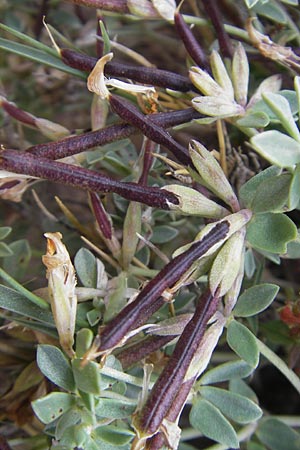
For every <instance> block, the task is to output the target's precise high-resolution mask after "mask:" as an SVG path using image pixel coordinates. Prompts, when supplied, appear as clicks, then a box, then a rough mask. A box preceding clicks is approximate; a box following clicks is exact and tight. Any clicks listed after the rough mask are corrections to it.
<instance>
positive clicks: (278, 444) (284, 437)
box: [256, 417, 300, 450]
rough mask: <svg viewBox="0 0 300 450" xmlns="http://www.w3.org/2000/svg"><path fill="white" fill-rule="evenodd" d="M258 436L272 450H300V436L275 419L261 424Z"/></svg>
mask: <svg viewBox="0 0 300 450" xmlns="http://www.w3.org/2000/svg"><path fill="white" fill-rule="evenodd" d="M256 435H257V436H258V438H259V440H260V441H261V442H262V443H263V444H265V445H266V446H267V447H268V449H270V450H283V449H288V450H299V448H300V434H299V433H297V432H296V431H294V430H293V429H292V428H290V427H289V426H288V425H286V424H285V423H283V422H281V421H280V420H278V419H275V418H273V417H271V418H267V419H265V420H263V421H262V422H261V423H260V424H259V426H258V428H257V430H256Z"/></svg>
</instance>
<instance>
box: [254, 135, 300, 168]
mask: <svg viewBox="0 0 300 450" xmlns="http://www.w3.org/2000/svg"><path fill="white" fill-rule="evenodd" d="M250 142H251V144H252V146H253V147H254V149H255V150H256V151H257V153H259V154H260V155H261V156H262V157H263V158H265V159H266V160H267V161H269V162H270V163H271V164H274V165H276V166H279V167H293V166H294V165H295V164H298V163H299V162H300V143H299V142H297V141H295V139H293V138H291V137H290V136H287V135H286V134H283V133H281V132H280V131H277V130H269V131H265V132H263V133H260V134H256V135H255V136H253V137H252V138H251V140H250Z"/></svg>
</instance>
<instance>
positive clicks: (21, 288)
mask: <svg viewBox="0 0 300 450" xmlns="http://www.w3.org/2000/svg"><path fill="white" fill-rule="evenodd" d="M0 277H1V278H3V280H5V281H6V282H7V283H8V284H9V285H10V286H11V287H13V288H14V289H15V290H16V291H17V292H19V293H20V294H22V295H24V296H25V297H26V298H27V299H28V300H29V301H30V302H32V303H34V304H35V305H37V306H39V307H40V308H42V309H50V305H49V303H47V302H46V300H44V299H42V298H40V297H38V296H37V295H35V294H33V292H30V291H28V290H27V289H26V288H24V286H22V285H21V284H20V283H18V282H17V281H16V280H15V279H14V278H13V277H11V276H10V275H9V274H8V273H6V272H5V270H3V269H2V267H0Z"/></svg>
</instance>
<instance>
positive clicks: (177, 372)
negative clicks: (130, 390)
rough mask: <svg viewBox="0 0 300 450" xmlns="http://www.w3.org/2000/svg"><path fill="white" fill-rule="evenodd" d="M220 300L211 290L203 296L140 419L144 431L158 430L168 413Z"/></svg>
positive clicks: (139, 428) (136, 425) (140, 427)
mask: <svg viewBox="0 0 300 450" xmlns="http://www.w3.org/2000/svg"><path fill="white" fill-rule="evenodd" d="M218 303H219V297H217V296H212V294H211V292H210V291H209V290H207V291H206V292H205V293H204V294H203V295H202V296H201V298H200V301H199V303H198V305H197V307H196V310H195V313H194V315H193V317H192V318H191V320H190V321H189V322H188V324H187V325H186V327H185V329H184V330H183V332H182V334H181V336H180V338H179V340H178V342H177V344H176V346H175V349H174V351H173V353H172V355H171V357H170V359H169V361H168V362H167V364H166V366H165V368H164V370H163V371H162V373H161V374H160V376H159V378H158V380H157V381H156V383H155V385H154V386H153V388H152V390H151V393H150V396H149V399H148V400H147V402H146V404H145V406H144V408H143V409H142V411H141V412H140V414H139V417H138V418H137V420H136V424H135V427H136V428H138V430H139V431H141V432H142V433H143V434H150V435H153V434H154V433H156V432H157V430H158V429H159V427H160V425H161V423H162V421H163V419H164V418H165V417H166V415H167V414H168V412H169V410H170V407H171V405H172V403H173V401H174V399H175V397H176V396H177V394H178V392H179V390H180V388H181V386H182V383H183V380H184V377H185V375H186V372H187V370H188V368H189V365H190V363H191V361H192V359H193V356H194V355H195V353H196V351H197V349H198V347H199V344H200V342H201V340H202V338H203V335H204V333H205V330H206V327H207V322H208V320H209V319H210V318H211V317H212V315H213V314H214V313H215V312H216V310H217V307H218Z"/></svg>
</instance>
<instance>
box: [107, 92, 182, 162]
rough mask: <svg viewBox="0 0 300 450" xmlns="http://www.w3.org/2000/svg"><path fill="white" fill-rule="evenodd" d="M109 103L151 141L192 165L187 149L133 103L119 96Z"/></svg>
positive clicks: (114, 96)
mask: <svg viewBox="0 0 300 450" xmlns="http://www.w3.org/2000/svg"><path fill="white" fill-rule="evenodd" d="M109 102H110V105H111V107H112V109H113V110H114V112H115V113H116V114H118V115H119V116H120V117H121V119H123V120H125V122H128V123H130V124H131V125H133V126H135V127H136V128H138V129H139V130H141V132H142V133H143V134H144V135H145V136H147V138H149V139H150V140H151V141H154V142H156V143H158V144H161V145H163V146H165V147H166V148H167V149H169V150H170V151H171V152H172V153H173V155H174V156H175V157H176V158H177V159H178V161H180V162H181V163H182V164H184V165H191V158H190V155H189V153H188V151H187V149H186V148H185V147H183V146H182V145H180V144H178V142H176V141H175V140H174V139H173V138H172V137H171V136H170V135H169V133H168V132H167V131H165V130H164V129H163V128H162V127H160V126H159V125H156V124H155V123H153V122H151V121H149V120H146V118H145V116H144V115H143V114H142V113H141V112H140V111H139V110H138V109H137V108H136V107H135V106H134V105H133V104H132V103H131V102H129V101H127V100H125V99H123V98H122V97H120V96H118V95H110V96H109Z"/></svg>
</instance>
